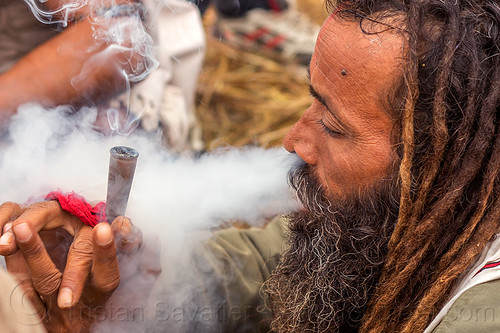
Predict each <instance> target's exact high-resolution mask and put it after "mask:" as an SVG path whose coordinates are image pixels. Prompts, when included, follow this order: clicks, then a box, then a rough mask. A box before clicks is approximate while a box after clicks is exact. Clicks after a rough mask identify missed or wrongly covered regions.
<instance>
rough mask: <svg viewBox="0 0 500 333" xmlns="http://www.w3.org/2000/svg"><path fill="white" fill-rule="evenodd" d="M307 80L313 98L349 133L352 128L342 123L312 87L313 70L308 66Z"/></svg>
mask: <svg viewBox="0 0 500 333" xmlns="http://www.w3.org/2000/svg"><path fill="white" fill-rule="evenodd" d="M307 79H308V80H309V84H308V86H309V93H310V94H311V96H312V97H313V98H314V99H316V100H317V101H318V102H320V103H321V104H322V105H323V106H324V107H325V108H326V109H327V110H328V112H330V114H331V115H332V117H333V118H334V119H335V121H336V122H337V123H338V124H339V125H340V126H341V127H342V128H343V129H344V130H347V131H349V129H350V127H349V126H346V125H344V123H343V122H342V121H340V119H339V118H338V117H337V115H336V114H335V112H333V111H332V110H331V109H330V107H329V106H328V104H327V103H326V101H325V98H324V97H323V96H321V95H320V94H319V93H318V92H317V91H316V90H315V89H314V87H313V86H312V84H311V83H310V82H311V68H310V67H309V66H307Z"/></svg>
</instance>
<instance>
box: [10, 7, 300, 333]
mask: <svg viewBox="0 0 500 333" xmlns="http://www.w3.org/2000/svg"><path fill="white" fill-rule="evenodd" d="M25 1H26V3H28V5H30V7H31V8H32V11H33V13H34V15H35V16H36V17H37V18H38V19H39V20H40V21H41V22H44V23H59V24H61V25H62V26H65V24H66V22H67V21H70V20H71V19H72V18H73V17H74V15H75V12H76V11H77V10H78V9H79V8H82V7H83V6H89V7H90V8H92V10H91V11H90V13H93V14H92V15H93V16H92V22H93V28H94V29H93V33H94V38H95V40H96V43H98V44H99V43H105V44H106V45H108V46H107V47H106V48H105V49H104V50H103V51H102V52H99V53H97V54H95V55H94V56H93V57H91V58H90V59H89V60H88V62H87V63H86V64H85V65H84V67H83V69H82V71H81V73H80V74H79V75H78V76H76V77H75V78H74V79H73V80H72V84H73V86H74V87H75V88H78V87H79V85H80V84H81V83H82V82H84V80H85V77H86V75H87V71H88V70H90V69H92V68H94V67H95V66H101V65H102V62H103V61H102V59H105V58H106V57H107V55H108V53H113V52H116V50H124V49H125V50H126V49H128V50H133V51H134V52H136V53H137V54H140V55H141V56H142V58H143V59H144V60H143V61H142V62H140V63H137V64H136V65H135V66H132V68H133V70H132V71H131V72H124V73H123V75H124V77H125V78H126V79H127V80H126V81H127V84H130V82H134V81H139V80H141V79H142V78H144V77H145V76H146V75H148V74H149V73H150V72H151V71H152V70H153V69H154V68H156V66H157V65H158V63H157V61H156V60H155V57H154V45H153V40H152V38H151V37H150V36H149V34H148V32H147V27H145V26H144V25H143V21H142V20H141V17H140V15H139V14H140V10H139V9H138V10H137V12H134V13H133V15H129V19H123V20H122V19H120V20H115V19H114V18H116V17H117V16H121V13H120V12H118V13H116V12H113V11H114V10H118V11H121V10H125V8H124V7H120V6H115V7H113V6H109V9H108V6H106V8H101V7H102V6H101V5H100V4H101V3H102V1H101V0H75V1H73V3H72V4H69V5H66V6H64V7H61V8H60V10H58V11H56V12H46V11H43V10H40V8H42V7H41V6H40V5H41V4H42V2H43V1H44V0H25ZM155 1H156V0H155ZM160 2H161V3H163V5H165V4H167V5H168V1H166V0H165V1H158V3H160ZM136 14H137V15H136ZM149 15H150V17H154V16H155V13H149ZM59 18H60V20H59ZM58 20H59V21H58ZM115 111H116V110H115ZM115 111H114V110H112V109H111V110H110V111H108V120H109V123H110V125H111V127H112V129H114V130H115V132H117V133H123V134H128V133H129V132H130V130H131V129H133V128H135V126H134V124H135V123H136V121H137V119H135V118H133V117H130V118H129V120H127V121H126V122H125V124H123V123H122V124H120V122H119V121H118V120H117V119H116V118H117V117H116V115H115V114H114V112H115ZM139 113H140V112H139ZM96 115H97V111H96V110H95V109H91V108H89V109H83V110H80V111H79V112H76V113H75V112H74V110H73V109H72V108H71V107H65V106H61V107H58V108H56V109H53V110H44V109H42V108H41V107H39V106H37V105H24V106H23V107H21V108H20V109H19V110H18V113H17V115H16V116H14V118H13V119H12V122H11V124H10V126H9V135H10V138H9V140H8V141H5V142H3V143H1V144H0V188H2V191H0V202H4V201H15V202H21V203H22V202H26V201H28V200H30V201H33V200H37V199H39V200H41V199H42V198H43V196H44V195H45V194H47V193H48V192H50V191H53V190H57V189H59V190H61V191H63V192H69V191H74V192H76V193H78V194H81V195H83V196H84V197H86V198H87V199H88V200H89V201H94V200H99V201H101V200H104V199H105V198H106V183H107V179H108V163H109V149H110V148H111V147H113V146H118V145H124V146H130V147H132V148H134V149H136V150H137V151H138V152H139V154H140V156H139V160H138V164H137V168H136V174H135V178H134V182H133V186H132V190H131V193H130V198H129V203H128V209H127V214H126V215H127V216H129V217H130V218H131V220H132V222H133V223H134V224H135V225H137V226H138V227H139V228H140V229H141V230H142V232H143V234H144V239H145V243H146V244H147V245H154V244H153V243H155V241H154V240H153V238H152V236H154V237H156V238H159V243H160V246H161V267H162V273H161V275H160V276H159V277H158V280H156V281H155V280H154V279H153V280H152V279H151V275H150V274H149V275H148V274H146V275H144V276H141V275H140V274H139V273H138V274H137V276H136V277H135V278H134V280H133V283H132V284H131V283H124V284H123V286H124V287H123V288H122V287H121V290H119V293H115V295H117V294H120V293H121V295H123V294H125V295H133V296H137V295H139V296H141V294H142V296H143V298H144V297H146V298H147V297H148V295H149V293H150V291H151V290H153V292H152V293H151V295H150V298H149V299H140V297H139V298H133V297H132V298H131V299H129V300H128V301H127V300H125V301H123V302H124V303H123V304H122V303H121V302H122V300H120V298H119V297H118V299H117V300H116V299H113V301H114V302H115V304H114V305H115V308H117V309H125V310H126V311H127V313H126V314H125V316H120V313H118V314H116V313H114V314H113V313H112V314H111V317H112V318H111V319H112V320H111V321H104V322H102V323H101V324H100V331H102V332H110V331H115V332H123V331H128V332H140V331H144V330H146V329H147V331H148V332H150V331H155V332H156V331H159V332H163V331H168V332H177V331H184V330H185V327H186V326H182V325H181V326H177V327H176V326H175V324H176V323H174V326H169V325H170V323H168V321H167V322H165V321H162V320H161V319H165V318H159V317H156V318H153V322H152V323H147V320H145V319H144V318H142V319H141V318H139V319H137V317H136V316H134V315H132V316H130V313H129V312H128V311H132V312H133V311H134V309H138V311H139V312H140V314H144V313H150V312H155V308H154V307H157V306H158V305H162V306H163V305H165V304H167V305H168V304H169V303H168V302H170V301H172V302H173V304H174V305H175V304H182V305H185V304H186V303H192V302H197V299H196V295H195V296H193V290H190V286H191V285H192V283H193V282H194V279H193V278H192V277H191V272H192V270H193V261H192V251H191V250H192V249H191V248H190V247H191V245H192V244H195V243H196V242H203V241H204V240H206V239H207V238H208V237H210V232H209V230H210V229H211V228H214V227H218V226H219V225H220V224H221V223H224V222H226V221H232V220H244V221H246V222H249V223H251V224H253V225H259V226H260V225H262V221H263V220H264V219H265V218H269V217H272V216H274V215H276V214H283V213H287V212H290V211H292V210H295V209H297V207H298V204H297V202H296V201H295V198H294V196H293V194H292V193H291V190H290V189H289V187H288V185H287V181H286V180H287V172H288V170H289V169H290V168H291V167H293V166H294V164H296V163H297V162H298V161H296V160H295V159H294V157H293V156H292V155H291V154H288V153H286V152H285V151H284V150H283V149H280V148H277V149H268V150H265V149H261V148H241V149H235V148H227V149H224V150H220V151H217V152H212V153H210V154H207V155H204V156H201V157H199V158H192V157H188V156H180V155H175V154H172V153H170V152H169V151H168V150H167V149H165V148H164V147H163V146H162V145H161V138H160V136H159V135H158V136H155V135H154V134H153V135H151V134H148V135H146V134H140V133H137V132H136V133H134V134H132V135H128V136H113V137H104V136H103V135H101V134H98V133H97V132H95V131H94V130H93V128H92V124H93V122H94V120H95V118H96ZM299 163H300V162H299ZM189 244H191V245H189ZM153 247H154V246H153ZM153 250H154V249H153ZM158 251H160V250H158ZM152 257H154V254H152ZM198 264H199V263H197V265H198ZM241 264H243V263H241ZM201 265H202V266H203V265H205V263H202V264H201ZM206 265H208V263H206ZM139 266H141V262H140V259H139V258H138V257H136V258H130V262H129V263H128V265H126V266H123V265H122V266H121V267H120V269H121V270H123V271H127V270H132V271H133V270H134V269H137V268H138V267H139ZM197 269H198V272H200V271H204V269H205V268H204V267H197ZM207 271H208V270H207ZM198 278H199V277H198ZM202 278H203V279H205V280H206V281H205V284H206V285H207V286H209V285H210V283H211V281H212V280H211V279H212V278H213V277H212V276H210V275H208V274H207V276H206V277H202ZM229 278H230V277H229ZM174 286H175V287H174ZM179 286H182V288H179ZM153 287H154V288H153ZM124 288H125V289H124ZM175 288H178V289H175ZM165 295H168V296H165ZM146 303H147V304H149V305H146ZM151 306H152V307H153V308H151ZM148 307H149V308H148ZM109 308H113V307H112V306H111V307H109ZM139 317H141V315H139ZM190 318H191V315H189V316H187V317H185V318H184V319H185V320H187V321H189V320H190ZM193 320H195V319H193ZM177 324H178V323H177ZM147 325H149V326H147ZM151 325H152V326H151ZM188 326H190V325H189V324H188ZM146 327H147V328H146ZM187 330H190V329H187Z"/></svg>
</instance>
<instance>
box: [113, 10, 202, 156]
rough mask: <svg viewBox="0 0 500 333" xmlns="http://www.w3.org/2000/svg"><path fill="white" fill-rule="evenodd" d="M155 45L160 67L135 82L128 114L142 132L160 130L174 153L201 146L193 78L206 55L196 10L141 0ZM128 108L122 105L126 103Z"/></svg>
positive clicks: (199, 18)
mask: <svg viewBox="0 0 500 333" xmlns="http://www.w3.org/2000/svg"><path fill="white" fill-rule="evenodd" d="M144 3H145V5H146V6H147V8H148V12H149V13H150V15H151V17H150V20H151V22H153V25H152V26H151V27H150V31H151V35H152V36H153V38H155V40H156V42H157V44H158V53H157V58H158V61H159V62H160V65H159V67H158V68H157V69H156V70H155V71H154V72H153V73H151V74H150V75H149V77H147V78H146V79H145V80H143V81H142V82H139V83H137V84H135V85H134V86H133V87H132V89H131V91H130V95H129V94H126V93H125V94H123V95H121V96H120V97H118V99H119V100H122V101H126V100H127V99H128V97H129V96H130V110H131V111H132V112H133V113H135V114H136V115H137V116H139V117H140V118H141V124H142V127H143V128H144V129H145V130H147V131H155V130H157V129H158V128H160V127H161V128H163V130H164V135H165V139H166V140H165V141H166V142H167V144H168V146H169V147H170V148H171V149H172V150H174V151H177V152H181V151H184V150H189V149H194V150H200V149H202V148H203V144H202V142H201V135H200V133H201V132H200V131H199V129H198V128H197V124H196V119H195V114H194V99H195V93H196V84H197V81H198V75H199V73H200V71H201V66H202V63H203V58H204V55H205V48H206V42H205V34H204V29H203V25H202V22H201V16H200V13H199V10H198V8H197V7H196V6H195V5H193V4H192V3H190V2H187V1H182V0H164V1H160V2H158V1H155V0H149V1H144ZM125 104H127V103H125Z"/></svg>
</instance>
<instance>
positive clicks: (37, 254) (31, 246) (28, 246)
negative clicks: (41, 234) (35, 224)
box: [19, 236, 45, 262]
mask: <svg viewBox="0 0 500 333" xmlns="http://www.w3.org/2000/svg"><path fill="white" fill-rule="evenodd" d="M34 238H35V237H33V236H32V237H31V239H30V240H29V241H28V242H26V243H24V244H23V245H22V247H21V251H22V253H23V256H24V257H25V258H26V261H28V262H29V261H32V260H34V261H36V260H40V258H41V257H42V256H43V254H44V250H45V249H44V247H43V245H42V244H40V243H39V242H35V241H34ZM19 246H21V244H19Z"/></svg>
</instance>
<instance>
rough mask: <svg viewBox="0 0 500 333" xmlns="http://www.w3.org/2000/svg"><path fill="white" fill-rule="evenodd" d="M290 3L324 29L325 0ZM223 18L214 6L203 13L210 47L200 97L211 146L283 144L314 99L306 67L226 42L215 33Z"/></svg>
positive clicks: (205, 137)
mask: <svg viewBox="0 0 500 333" xmlns="http://www.w3.org/2000/svg"><path fill="white" fill-rule="evenodd" d="M289 2H290V1H289ZM289 5H290V8H289V10H290V11H293V15H295V16H300V20H301V21H306V23H305V24H306V25H307V24H312V25H314V26H316V27H317V28H318V29H319V26H320V25H321V23H322V22H323V21H324V19H325V18H326V10H325V8H324V5H323V0H295V2H294V3H289ZM217 21H218V18H217V14H216V13H215V10H214V8H212V7H209V8H208V9H207V11H206V12H205V15H204V16H203V24H204V26H205V31H206V38H207V51H206V56H205V60H204V64H203V69H202V72H201V74H200V77H199V83H198V87H197V95H196V116H197V119H198V122H199V126H200V127H201V129H202V137H203V141H204V143H205V148H206V150H212V149H214V148H218V147H224V146H228V145H231V146H243V145H256V146H261V147H265V148H268V147H275V146H280V145H281V144H282V140H283V137H284V136H285V135H286V133H287V131H288V130H289V129H290V127H291V126H292V125H293V124H294V123H295V122H296V121H297V120H298V119H299V117H300V116H301V114H302V113H303V112H304V110H305V109H306V108H307V107H308V106H309V105H310V102H311V97H310V96H309V92H308V88H307V83H308V82H307V72H306V66H304V65H303V64H300V63H298V62H297V61H294V60H293V59H283V58H282V57H279V56H276V57H275V56H273V55H272V54H271V53H270V52H265V50H263V51H262V52H261V51H259V50H258V49H254V50H252V51H248V50H244V49H243V48H241V47H235V46H234V45H229V43H225V42H224V41H223V40H222V39H221V38H220V37H217V35H216V34H214V29H215V27H216V25H217V24H218V22H217ZM278 21H279V19H276V20H275V21H272V22H271V24H279V23H278ZM292 24H293V23H292ZM302 26H303V25H302ZM295 28H296V29H301V28H300V27H297V26H296V27H295ZM303 30H304V29H302V30H297V32H295V33H296V34H298V33H304V31H303ZM291 33H294V31H292V32H291ZM310 48H311V50H310V52H312V51H313V50H312V48H313V46H311V47H310Z"/></svg>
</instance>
